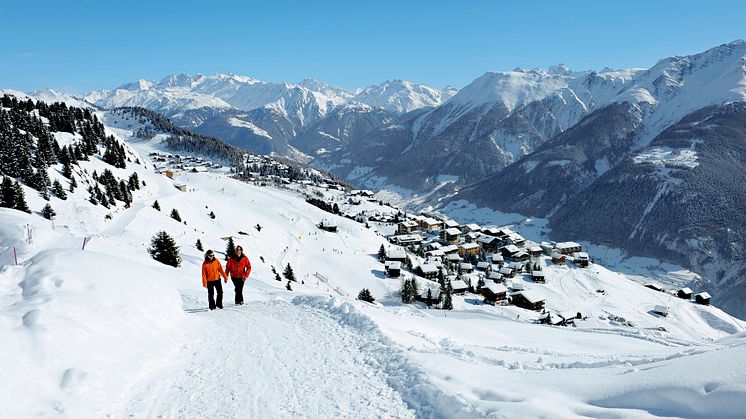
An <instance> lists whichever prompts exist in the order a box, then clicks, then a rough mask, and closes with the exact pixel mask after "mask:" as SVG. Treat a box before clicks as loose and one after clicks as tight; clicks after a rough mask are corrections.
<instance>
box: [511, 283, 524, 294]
mask: <svg viewBox="0 0 746 419" xmlns="http://www.w3.org/2000/svg"><path fill="white" fill-rule="evenodd" d="M510 289H512V290H513V291H514V292H515V291H523V290H525V289H526V287H525V286H524V285H523V282H521V281H510Z"/></svg>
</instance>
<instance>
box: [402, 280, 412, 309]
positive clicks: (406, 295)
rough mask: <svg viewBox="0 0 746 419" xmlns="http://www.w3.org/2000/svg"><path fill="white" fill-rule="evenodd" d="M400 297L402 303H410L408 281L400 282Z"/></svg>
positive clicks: (410, 291)
mask: <svg viewBox="0 0 746 419" xmlns="http://www.w3.org/2000/svg"><path fill="white" fill-rule="evenodd" d="M400 295H401V302H402V303H404V304H410V303H412V285H411V284H410V283H409V280H408V279H405V280H404V282H402V285H401V292H400Z"/></svg>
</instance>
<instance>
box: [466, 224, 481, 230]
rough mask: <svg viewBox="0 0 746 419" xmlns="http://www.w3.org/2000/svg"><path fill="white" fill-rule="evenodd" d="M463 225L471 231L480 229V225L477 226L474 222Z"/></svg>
mask: <svg viewBox="0 0 746 419" xmlns="http://www.w3.org/2000/svg"><path fill="white" fill-rule="evenodd" d="M465 227H466V228H468V229H469V230H471V231H479V230H481V229H482V228H481V227H479V225H477V224H474V223H470V224H467V225H466V226H465Z"/></svg>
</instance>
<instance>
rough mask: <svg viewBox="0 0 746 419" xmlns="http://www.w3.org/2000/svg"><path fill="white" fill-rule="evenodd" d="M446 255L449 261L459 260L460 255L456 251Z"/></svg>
mask: <svg viewBox="0 0 746 419" xmlns="http://www.w3.org/2000/svg"><path fill="white" fill-rule="evenodd" d="M446 257H447V258H448V261H449V262H458V261H460V260H461V256H459V254H458V253H451V254H450V255H448V256H446Z"/></svg>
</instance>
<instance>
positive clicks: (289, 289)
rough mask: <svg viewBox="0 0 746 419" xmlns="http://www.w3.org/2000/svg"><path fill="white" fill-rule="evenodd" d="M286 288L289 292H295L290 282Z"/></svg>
mask: <svg viewBox="0 0 746 419" xmlns="http://www.w3.org/2000/svg"><path fill="white" fill-rule="evenodd" d="M285 288H287V290H288V291H292V290H293V287H291V286H290V281H288V283H287V285H285Z"/></svg>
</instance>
